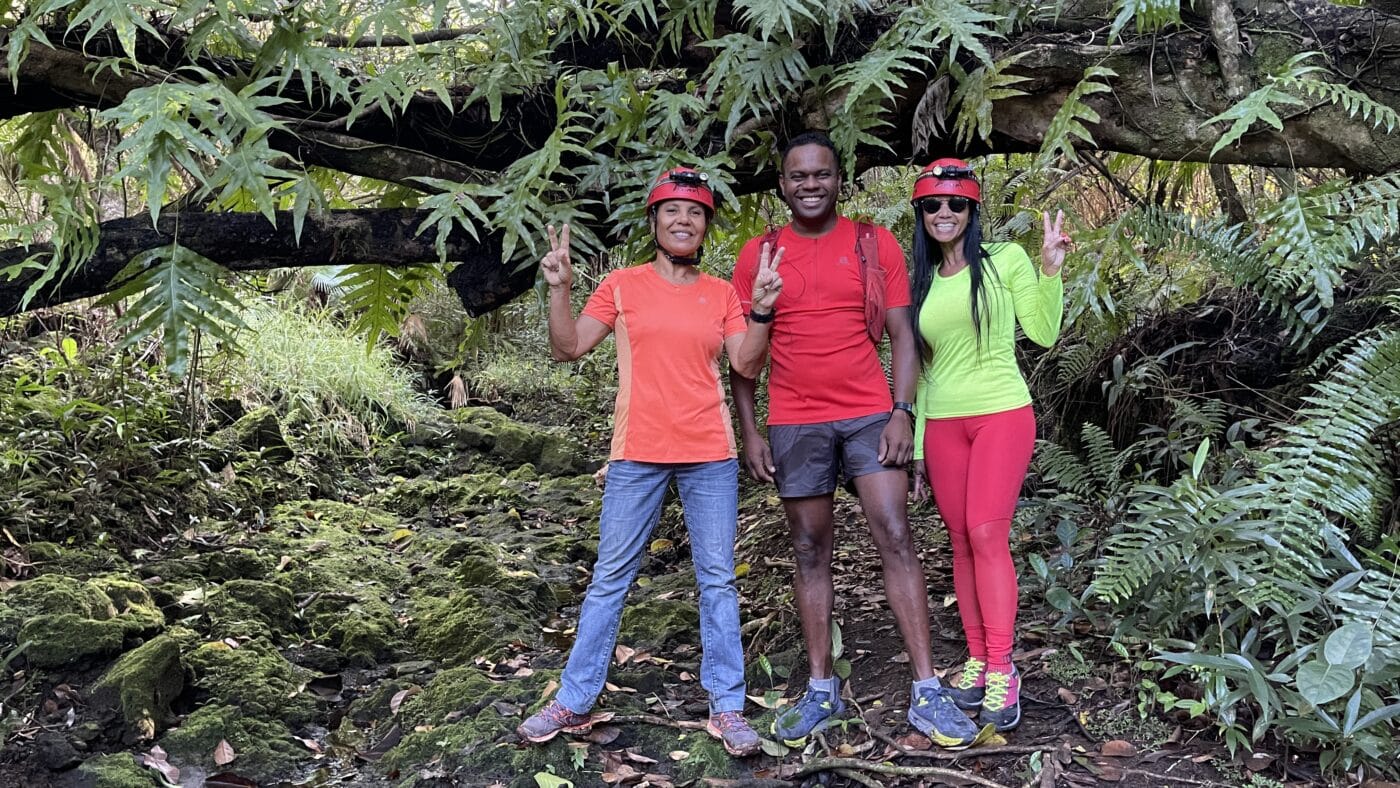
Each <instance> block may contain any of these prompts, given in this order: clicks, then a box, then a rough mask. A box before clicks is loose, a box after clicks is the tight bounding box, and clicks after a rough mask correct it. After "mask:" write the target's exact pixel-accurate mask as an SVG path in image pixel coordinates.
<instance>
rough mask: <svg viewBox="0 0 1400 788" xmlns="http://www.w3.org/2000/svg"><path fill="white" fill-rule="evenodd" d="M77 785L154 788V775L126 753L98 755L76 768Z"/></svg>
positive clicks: (97, 787) (104, 787) (109, 787)
mask: <svg viewBox="0 0 1400 788" xmlns="http://www.w3.org/2000/svg"><path fill="white" fill-rule="evenodd" d="M77 784H78V785H81V786H90V788H155V785H156V773H155V772H154V771H152V770H150V769H147V768H146V767H144V766H142V765H141V764H139V763H137V762H136V758H134V757H133V756H131V755H130V754H128V753H115V754H113V755H99V756H97V757H96V758H90V759H88V760H86V761H84V762H83V765H82V766H79V767H78V783H77Z"/></svg>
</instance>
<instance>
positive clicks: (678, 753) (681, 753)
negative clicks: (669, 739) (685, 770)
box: [666, 750, 690, 761]
mask: <svg viewBox="0 0 1400 788" xmlns="http://www.w3.org/2000/svg"><path fill="white" fill-rule="evenodd" d="M666 757H667V758H670V759H671V760H673V761H683V760H685V759H686V758H689V757H690V753H688V752H686V751H685V750H671V751H670V752H668V753H666Z"/></svg>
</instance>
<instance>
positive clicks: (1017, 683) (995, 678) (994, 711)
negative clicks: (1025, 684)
mask: <svg viewBox="0 0 1400 788" xmlns="http://www.w3.org/2000/svg"><path fill="white" fill-rule="evenodd" d="M986 676H987V689H986V697H984V698H983V699H982V712H981V713H980V714H978V715H977V720H978V722H981V723H982V724H983V725H994V726H996V729H997V730H998V731H1009V730H1011V729H1012V728H1014V727H1016V726H1017V725H1020V724H1021V674H1020V673H1017V672H1016V667H1015V666H1014V665H1013V666H1012V667H1011V670H1010V671H1009V672H1007V671H999V670H997V671H994V670H989V671H987V673H986Z"/></svg>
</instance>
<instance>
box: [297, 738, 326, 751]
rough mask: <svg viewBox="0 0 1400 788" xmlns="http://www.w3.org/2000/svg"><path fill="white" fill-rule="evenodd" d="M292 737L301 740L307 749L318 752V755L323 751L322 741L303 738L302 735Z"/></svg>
mask: <svg viewBox="0 0 1400 788" xmlns="http://www.w3.org/2000/svg"><path fill="white" fill-rule="evenodd" d="M292 738H293V739H296V740H297V741H299V742H301V746H303V747H305V748H306V749H308V750H310V751H312V752H314V753H316V754H318V755H319V754H320V753H321V744H320V742H318V741H316V740H315V739H303V738H302V737H300V736H293V737H292Z"/></svg>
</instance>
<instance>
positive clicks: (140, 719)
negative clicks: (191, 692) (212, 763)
mask: <svg viewBox="0 0 1400 788" xmlns="http://www.w3.org/2000/svg"><path fill="white" fill-rule="evenodd" d="M184 688H185V666H184V662H183V661H182V660H181V659H180V645H179V643H177V642H176V641H175V639H174V638H172V637H170V636H168V635H160V636H157V637H155V638H153V639H152V640H150V641H149V642H147V643H145V644H144V645H142V646H140V647H138V648H136V649H133V650H132V651H129V652H127V653H126V654H123V655H122V657H121V659H118V660H117V661H116V663H115V664H113V665H112V667H111V668H109V669H108V670H107V672H106V673H105V674H104V675H103V676H102V678H101V679H99V680H98V682H97V684H96V685H94V687H93V699H92V700H93V703H94V704H95V705H99V706H109V707H114V708H117V709H119V710H120V711H121V714H122V717H123V719H125V720H126V724H127V726H128V727H129V728H130V729H131V731H132V733H134V734H135V736H136V738H137V739H138V740H146V739H153V738H155V735H156V732H157V731H158V730H159V729H160V728H161V727H162V725H163V724H164V723H165V721H166V719H167V718H168V717H169V716H170V704H171V703H172V702H173V701H174V700H175V698H176V697H178V696H179V695H180V693H181V692H182V691H183V690H184Z"/></svg>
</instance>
